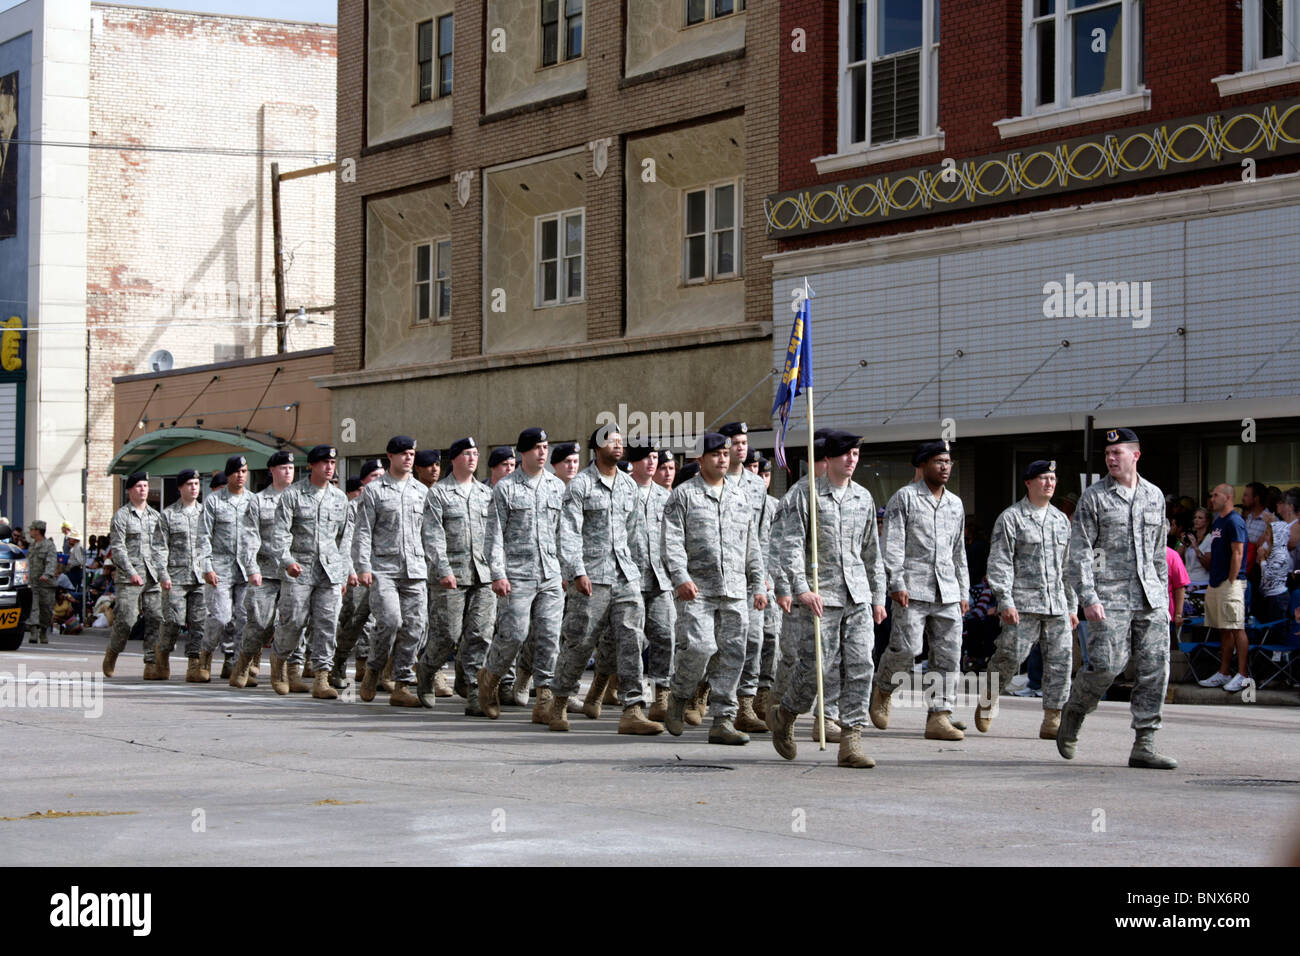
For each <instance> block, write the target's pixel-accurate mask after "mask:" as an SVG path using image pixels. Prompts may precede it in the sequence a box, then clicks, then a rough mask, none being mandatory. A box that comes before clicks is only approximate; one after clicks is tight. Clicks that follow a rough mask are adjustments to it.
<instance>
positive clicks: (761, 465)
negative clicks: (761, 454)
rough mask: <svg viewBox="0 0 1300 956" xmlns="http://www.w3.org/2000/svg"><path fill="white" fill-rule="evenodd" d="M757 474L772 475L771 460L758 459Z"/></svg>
mask: <svg viewBox="0 0 1300 956" xmlns="http://www.w3.org/2000/svg"><path fill="white" fill-rule="evenodd" d="M758 473H759V474H760V475H770V474H771V473H772V459H771V458H760V459H759V460H758Z"/></svg>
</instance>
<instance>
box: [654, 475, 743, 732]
mask: <svg viewBox="0 0 1300 956" xmlns="http://www.w3.org/2000/svg"><path fill="white" fill-rule="evenodd" d="M755 477H757V476H755ZM664 566H665V567H666V568H667V570H668V576H669V579H670V580H671V582H672V585H673V587H674V589H675V588H678V587H680V586H681V585H683V584H685V583H686V582H687V581H692V582H694V584H695V586H696V588H697V589H698V591H699V593H698V594H697V596H696V597H695V599H694V600H692V601H683V600H681V599H680V598H679V599H678V600H677V646H676V649H675V652H676V653H675V656H676V658H677V666H676V669H675V670H674V671H673V678H672V692H673V696H674V697H677V698H680V699H683V700H685V699H689V698H691V697H692V696H694V694H695V692H696V688H697V687H698V686H699V684H700V682H701V681H703V680H704V674H705V671H706V670H707V669H708V667H709V661H710V660H711V659H712V658H713V655H714V654H715V653H716V654H717V656H718V659H717V661H716V662H715V663H714V665H713V667H714V671H713V674H712V679H711V687H710V693H709V704H710V710H709V713H710V715H711V716H712V717H713V718H714V719H715V721H716V720H718V719H726V720H733V719H735V716H736V712H737V703H736V688H737V687H738V686H739V684H740V672H741V670H742V669H743V668H744V666H745V633H746V629H747V626H748V621H749V601H748V600H747V599H748V598H749V597H750V596H752V595H756V594H762V593H763V592H764V591H766V589H767V588H766V582H765V581H764V580H763V559H762V556H761V555H760V554H759V547H758V516H757V515H756V514H755V512H754V509H753V507H752V506H751V504H750V502H749V500H748V499H747V498H746V497H745V496H744V494H743V493H741V492H740V491H738V490H736V488H735V486H734V485H733V484H730V483H728V482H725V481H724V482H723V484H722V487H721V488H718V489H714V488H710V487H709V485H707V484H705V482H704V479H703V478H701V477H700V476H698V475H696V476H695V477H694V478H691V479H690V480H689V481H686V482H684V483H683V484H680V485H678V486H677V487H676V488H675V489H673V492H672V494H671V495H669V496H668V502H667V504H666V505H665V506H664Z"/></svg>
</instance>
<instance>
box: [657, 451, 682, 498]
mask: <svg viewBox="0 0 1300 956" xmlns="http://www.w3.org/2000/svg"><path fill="white" fill-rule="evenodd" d="M676 477H677V459H676V458H674V457H673V453H672V452H671V451H669V450H668V449H666V448H665V449H663V450H662V451H660V452H659V463H658V464H656V465H655V484H656V485H658V486H659V487H660V488H663V489H664V490H665V491H672V490H673V479H674V478H676Z"/></svg>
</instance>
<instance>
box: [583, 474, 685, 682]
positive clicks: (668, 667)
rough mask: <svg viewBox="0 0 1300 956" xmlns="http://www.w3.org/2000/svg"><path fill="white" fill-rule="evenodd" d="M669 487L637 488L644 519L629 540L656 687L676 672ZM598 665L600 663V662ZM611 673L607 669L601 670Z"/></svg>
mask: <svg viewBox="0 0 1300 956" xmlns="http://www.w3.org/2000/svg"><path fill="white" fill-rule="evenodd" d="M666 504H668V489H667V488H665V487H663V486H662V485H658V484H655V482H653V481H652V482H650V484H649V485H647V486H645V487H644V488H637V508H638V509H639V510H640V511H641V520H640V521H638V522H637V525H636V529H635V531H633V532H632V533H631V534H630V536H629V539H628V549H629V550H630V551H631V552H632V560H633V561H634V562H636V566H637V568H639V569H640V571H641V603H642V604H643V605H644V606H645V638H646V643H647V644H649V647H650V653H649V655H648V659H647V661H646V676H647V677H649V678H650V680H651V681H653V682H654V685H655V686H656V687H667V686H668V682H669V680H670V679H671V678H672V675H673V625H674V623H675V622H676V619H677V615H676V609H675V608H674V606H673V585H672V580H671V579H670V578H669V577H668V569H667V568H665V567H664V541H663V539H664V528H663V519H664V506H665V505H666ZM597 664H598V666H599V662H597ZM602 673H608V672H602Z"/></svg>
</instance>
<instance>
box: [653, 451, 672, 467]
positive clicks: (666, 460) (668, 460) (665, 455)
mask: <svg viewBox="0 0 1300 956" xmlns="http://www.w3.org/2000/svg"><path fill="white" fill-rule="evenodd" d="M672 463H673V453H672V452H671V451H669V450H668V449H667V448H661V449H659V464H657V465H655V467H656V468H662V467H663V466H664V465H671V464H672Z"/></svg>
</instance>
